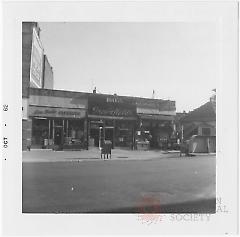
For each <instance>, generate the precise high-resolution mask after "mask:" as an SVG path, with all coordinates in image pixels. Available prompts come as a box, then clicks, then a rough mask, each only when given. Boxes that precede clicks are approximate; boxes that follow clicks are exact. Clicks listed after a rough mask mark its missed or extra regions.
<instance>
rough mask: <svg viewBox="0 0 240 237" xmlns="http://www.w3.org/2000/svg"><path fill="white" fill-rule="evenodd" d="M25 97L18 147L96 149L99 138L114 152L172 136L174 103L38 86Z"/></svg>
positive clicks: (158, 144)
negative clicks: (24, 131) (114, 150)
mask: <svg viewBox="0 0 240 237" xmlns="http://www.w3.org/2000/svg"><path fill="white" fill-rule="evenodd" d="M29 94H30V95H29V98H28V99H25V101H24V103H23V129H25V128H26V127H28V131H29V132H28V133H23V149H27V148H28V147H30V146H31V148H53V147H54V146H61V147H62V148H63V149H71V150H72V149H88V147H89V146H90V147H91V146H99V139H100V136H103V137H104V139H105V140H111V141H112V146H113V148H114V147H124V148H128V149H137V148H139V149H140V146H139V147H138V145H139V144H142V147H145V146H149V147H152V148H161V147H162V146H163V143H164V142H165V141H166V139H169V138H170V137H171V135H172V134H173V132H174V126H173V120H174V115H175V102H174V101H169V100H158V99H146V98H138V97H126V96H117V95H106V94H96V93H82V92H70V91H60V90H48V89H38V88H30V89H29ZM26 100H27V101H26Z"/></svg>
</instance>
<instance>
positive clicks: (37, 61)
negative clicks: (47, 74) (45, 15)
mask: <svg viewBox="0 0 240 237" xmlns="http://www.w3.org/2000/svg"><path fill="white" fill-rule="evenodd" d="M42 69H43V47H42V44H41V42H40V39H39V37H38V35H37V32H36V30H35V28H33V37H32V54H31V67H30V83H31V85H32V86H33V87H37V88H41V87H42Z"/></svg>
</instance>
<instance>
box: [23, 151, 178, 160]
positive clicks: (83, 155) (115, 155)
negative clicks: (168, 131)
mask: <svg viewBox="0 0 240 237" xmlns="http://www.w3.org/2000/svg"><path fill="white" fill-rule="evenodd" d="M22 157H23V162H57V161H67V160H70V161H78V160H81V161H82V160H100V151H99V149H98V148H90V149H89V150H81V151H52V150H44V149H43V150H34V149H33V150H31V151H23V152H22ZM166 157H179V153H175V154H170V153H168V154H163V152H162V151H137V150H134V151H132V150H124V149H118V148H116V149H113V150H112V160H116V159H117V160H124V159H125V160H126V159H127V160H149V159H158V158H166Z"/></svg>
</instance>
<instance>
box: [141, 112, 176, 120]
mask: <svg viewBox="0 0 240 237" xmlns="http://www.w3.org/2000/svg"><path fill="white" fill-rule="evenodd" d="M138 116H139V117H140V118H141V119H146V120H147V119H151V120H165V121H166V120H167V121H171V120H174V116H167V115H155V114H154V115H151V114H138Z"/></svg>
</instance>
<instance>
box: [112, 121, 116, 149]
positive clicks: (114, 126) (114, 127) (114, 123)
mask: <svg viewBox="0 0 240 237" xmlns="http://www.w3.org/2000/svg"><path fill="white" fill-rule="evenodd" d="M115 129H116V120H115V119H114V120H113V144H112V149H114V147H115Z"/></svg>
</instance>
